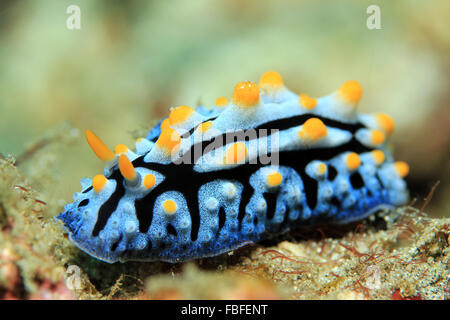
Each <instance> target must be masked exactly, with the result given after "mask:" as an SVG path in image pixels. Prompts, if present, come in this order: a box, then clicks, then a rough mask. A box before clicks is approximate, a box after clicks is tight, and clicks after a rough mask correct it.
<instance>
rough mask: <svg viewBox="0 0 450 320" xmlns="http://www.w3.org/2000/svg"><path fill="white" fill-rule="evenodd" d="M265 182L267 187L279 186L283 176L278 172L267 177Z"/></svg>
mask: <svg viewBox="0 0 450 320" xmlns="http://www.w3.org/2000/svg"><path fill="white" fill-rule="evenodd" d="M266 181H267V184H268V185H269V186H271V187H276V186H279V185H280V184H281V182H283V176H282V175H281V173H279V172H278V171H277V172H272V173H270V174H268V175H267V180H266Z"/></svg>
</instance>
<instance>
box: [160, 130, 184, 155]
mask: <svg viewBox="0 0 450 320" xmlns="http://www.w3.org/2000/svg"><path fill="white" fill-rule="evenodd" d="M180 142H181V137H180V135H179V134H178V132H177V131H176V130H175V129H172V128H165V129H163V130H162V131H161V134H160V135H159V138H158V140H157V141H156V145H157V146H158V147H160V148H162V149H163V150H164V151H166V152H168V153H170V152H172V150H173V149H174V148H176V147H178V146H179V144H180Z"/></svg>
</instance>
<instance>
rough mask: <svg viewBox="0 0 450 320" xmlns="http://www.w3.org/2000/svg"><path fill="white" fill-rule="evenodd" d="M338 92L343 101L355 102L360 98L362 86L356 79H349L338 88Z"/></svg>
mask: <svg viewBox="0 0 450 320" xmlns="http://www.w3.org/2000/svg"><path fill="white" fill-rule="evenodd" d="M338 93H339V96H340V97H341V98H342V99H343V100H344V101H347V102H350V103H352V104H356V103H358V101H359V100H360V99H361V96H362V87H361V85H360V84H359V82H358V81H355V80H350V81H347V82H346V83H344V84H343V85H342V87H341V88H339V90H338Z"/></svg>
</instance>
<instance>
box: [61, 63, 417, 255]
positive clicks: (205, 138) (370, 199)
mask: <svg viewBox="0 0 450 320" xmlns="http://www.w3.org/2000/svg"><path fill="white" fill-rule="evenodd" d="M361 95H362V88H361V86H360V84H359V83H358V82H356V81H347V82H345V83H344V84H343V85H342V87H341V88H340V89H338V90H337V91H336V92H333V93H332V94H330V95H328V96H325V97H321V98H317V99H316V98H313V97H310V96H308V95H306V94H299V95H298V94H296V93H293V92H292V91H290V90H288V89H287V88H286V87H285V85H284V83H283V79H282V77H281V76H280V75H279V74H278V73H277V72H274V71H269V72H266V73H265V74H264V75H263V76H262V77H261V79H260V81H259V84H255V83H253V82H250V81H245V82H240V83H238V84H237V85H236V86H235V88H234V91H233V93H232V98H231V100H230V101H229V100H228V99H227V98H225V97H220V98H218V99H217V100H216V103H215V105H214V106H212V108H206V107H204V106H200V107H197V108H196V109H194V108H191V107H189V106H179V107H177V108H174V109H172V110H171V112H170V115H169V116H168V117H167V118H165V119H163V120H161V121H160V122H159V123H158V125H157V126H156V127H155V128H153V129H152V130H150V132H149V133H148V135H147V137H146V138H141V139H138V140H137V142H136V146H135V148H134V150H131V149H129V148H128V147H127V146H125V145H123V144H118V145H117V146H116V147H115V148H114V152H113V151H111V150H110V149H109V148H108V147H107V146H106V145H105V144H104V143H103V142H102V141H101V140H100V139H99V138H98V137H97V136H96V135H95V134H94V133H93V132H91V131H89V130H86V138H87V141H88V143H89V145H90V146H91V148H92V149H93V151H94V153H95V154H96V155H97V156H98V157H99V158H100V159H101V160H103V161H105V162H106V167H105V169H104V174H100V175H97V176H95V177H94V178H93V179H92V180H91V179H88V178H85V179H83V180H82V181H81V186H82V191H81V192H77V193H75V194H74V197H73V198H74V202H73V203H71V204H67V205H66V206H65V207H64V212H63V213H61V214H60V215H59V216H58V217H57V219H59V220H61V221H62V222H63V223H64V226H65V229H66V230H67V231H68V233H69V238H70V240H71V241H72V242H73V243H74V244H75V245H77V246H78V247H79V248H80V249H81V250H83V251H85V252H87V253H89V254H90V255H92V256H94V257H96V258H98V259H100V260H103V261H106V262H110V263H113V262H116V261H121V262H124V261H128V260H139V261H154V260H161V261H168V262H180V261H185V260H189V259H195V258H202V257H208V256H215V255H219V254H221V253H224V252H227V251H230V250H233V249H236V248H238V247H241V246H243V245H245V244H248V243H252V242H257V241H259V240H261V239H264V238H267V237H270V236H272V235H276V234H280V233H282V232H286V231H288V230H290V229H292V228H295V227H298V226H309V225H314V224H318V223H334V224H343V223H348V222H351V221H355V220H360V219H364V218H366V217H367V216H369V215H371V214H372V213H374V212H375V211H377V210H380V209H384V208H389V207H392V206H398V205H401V204H404V203H406V202H407V201H408V198H409V194H408V191H407V186H406V182H405V181H404V180H403V178H404V177H405V176H406V175H407V174H408V171H409V167H408V165H407V164H406V163H405V162H401V161H398V162H395V161H394V160H393V157H392V154H391V152H390V149H388V139H389V137H390V136H391V134H392V132H393V130H394V122H393V120H392V118H391V117H390V116H388V115H386V114H384V113H377V114H363V113H359V112H358V111H357V108H356V107H357V104H358V102H359V100H360V98H361Z"/></svg>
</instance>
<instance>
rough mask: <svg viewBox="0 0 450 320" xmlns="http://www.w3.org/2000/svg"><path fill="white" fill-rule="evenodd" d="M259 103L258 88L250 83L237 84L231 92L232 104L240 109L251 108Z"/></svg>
mask: <svg viewBox="0 0 450 320" xmlns="http://www.w3.org/2000/svg"><path fill="white" fill-rule="evenodd" d="M258 102H259V87H258V85H257V84H255V83H253V82H251V81H243V82H239V83H238V84H237V85H236V86H235V87H234V91H233V103H234V104H235V105H237V106H240V107H253V106H255V105H257V104H258Z"/></svg>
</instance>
